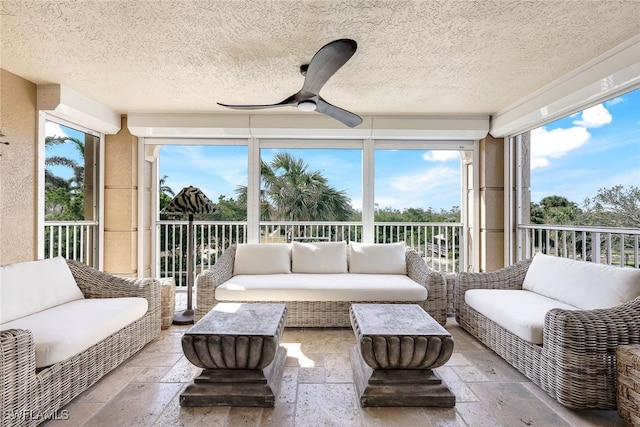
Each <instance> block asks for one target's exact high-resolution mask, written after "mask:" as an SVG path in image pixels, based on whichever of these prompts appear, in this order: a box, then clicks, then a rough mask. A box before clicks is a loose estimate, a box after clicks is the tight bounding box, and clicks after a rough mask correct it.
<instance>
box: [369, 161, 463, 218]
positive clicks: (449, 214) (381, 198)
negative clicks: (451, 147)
mask: <svg viewBox="0 0 640 427" xmlns="http://www.w3.org/2000/svg"><path fill="white" fill-rule="evenodd" d="M460 180H461V170H460V152H459V151H457V150H456V151H448V150H447V151H445V150H376V151H375V207H376V210H375V220H376V221H382V222H441V221H454V222H458V221H460V203H461V194H460V191H461V181H460Z"/></svg>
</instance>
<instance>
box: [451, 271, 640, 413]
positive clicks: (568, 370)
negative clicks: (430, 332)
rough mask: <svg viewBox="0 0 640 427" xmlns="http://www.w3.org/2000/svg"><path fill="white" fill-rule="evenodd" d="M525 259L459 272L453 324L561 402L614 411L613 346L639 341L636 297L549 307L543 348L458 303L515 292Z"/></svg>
mask: <svg viewBox="0 0 640 427" xmlns="http://www.w3.org/2000/svg"><path fill="white" fill-rule="evenodd" d="M530 263H531V261H530V260H525V261H521V262H518V263H516V264H514V265H512V266H509V267H507V268H504V269H501V270H498V271H495V272H490V273H460V274H459V276H458V278H457V280H456V284H455V312H456V320H457V321H458V323H459V324H460V326H462V327H463V328H464V329H466V330H467V331H468V332H469V333H471V334H472V335H474V336H475V337H477V338H478V339H479V340H480V341H482V342H483V343H484V344H486V345H487V346H488V347H490V348H491V349H492V350H493V351H495V352H496V353H497V354H499V355H500V356H501V357H502V358H504V359H505V360H506V361H507V362H508V363H510V364H511V365H512V366H513V367H515V368H516V369H518V370H519V371H520V372H521V373H522V374H524V375H525V376H526V377H527V378H529V379H530V380H531V381H532V382H534V383H535V384H537V385H538V386H540V387H541V388H542V389H543V390H545V391H546V392H547V393H548V394H549V395H550V396H552V397H553V398H555V399H556V400H557V401H558V402H560V403H561V404H563V405H565V406H567V407H569V408H575V409H586V408H597V409H615V408H616V357H615V350H616V347H617V346H619V345H622V344H635V343H640V297H638V298H636V299H634V300H632V301H630V302H628V303H625V304H622V305H619V306H616V307H612V308H608V309H596V310H563V309H557V308H555V309H552V310H550V311H549V312H547V314H546V316H545V322H544V329H543V345H536V344H532V343H530V342H527V341H525V340H523V339H521V338H520V337H518V336H516V335H514V334H512V333H511V332H509V331H507V330H506V329H504V328H502V327H501V326H499V325H498V324H496V323H495V322H493V321H491V320H489V319H487V318H486V317H485V316H483V315H481V314H480V313H478V312H477V311H475V310H473V309H472V308H471V307H469V306H468V305H467V304H465V302H464V294H465V292H466V291H467V290H469V289H521V288H522V283H523V281H524V277H525V275H526V272H527V269H528V267H529V265H530Z"/></svg>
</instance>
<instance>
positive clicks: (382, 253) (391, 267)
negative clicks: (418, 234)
mask: <svg viewBox="0 0 640 427" xmlns="http://www.w3.org/2000/svg"><path fill="white" fill-rule="evenodd" d="M406 250H407V247H406V245H405V244H404V242H400V243H387V244H384V243H374V244H367V243H355V242H351V243H349V272H350V273H367V274H407V259H406Z"/></svg>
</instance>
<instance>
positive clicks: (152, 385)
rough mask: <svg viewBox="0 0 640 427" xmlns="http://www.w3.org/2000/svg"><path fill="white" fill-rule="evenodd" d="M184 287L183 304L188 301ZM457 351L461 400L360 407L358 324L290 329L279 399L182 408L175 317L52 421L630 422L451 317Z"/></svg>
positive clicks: (186, 366)
mask: <svg viewBox="0 0 640 427" xmlns="http://www.w3.org/2000/svg"><path fill="white" fill-rule="evenodd" d="M183 297H184V295H180V294H178V295H177V306H178V307H180V306H184V298H183ZM446 328H447V330H449V331H450V332H451V334H452V335H453V336H454V339H455V350H454V354H453V356H452V357H451V359H450V360H449V362H448V363H447V364H446V365H445V366H443V367H441V368H438V369H437V372H438V373H439V374H440V376H441V377H442V379H443V380H444V381H445V382H446V383H447V384H448V386H449V387H450V388H451V390H452V391H453V392H454V393H455V395H456V399H457V401H456V406H455V408H361V407H360V406H359V405H358V403H357V399H356V395H355V391H354V385H353V376H352V374H351V365H350V363H349V356H348V351H349V349H350V348H351V347H352V346H353V345H354V344H355V338H354V335H353V332H352V331H351V329H337V330H336V329H328V330H323V329H304V330H301V329H286V330H285V333H284V336H283V340H282V344H283V345H284V346H285V347H286V348H287V352H288V358H287V365H286V368H285V372H284V377H283V379H282V383H281V385H280V391H279V394H278V396H277V401H276V405H275V408H239V407H212V408H182V407H180V404H179V398H180V393H181V392H182V390H183V389H184V387H186V385H187V384H189V383H190V382H191V380H192V379H193V378H194V376H196V375H197V374H198V373H199V369H197V368H195V367H194V366H193V365H191V364H190V363H189V361H187V360H186V359H185V357H184V356H183V354H182V348H181V345H180V339H181V337H182V334H183V333H184V331H185V330H186V329H188V326H172V327H170V328H169V329H167V330H165V331H162V333H161V335H160V337H159V338H158V339H156V340H155V341H153V342H152V343H150V344H149V345H147V346H146V347H145V348H144V349H143V350H141V351H140V352H139V353H138V354H136V355H134V356H133V357H132V358H131V359H129V360H128V361H126V362H125V363H124V364H122V365H121V366H120V367H119V368H117V369H116V370H114V371H113V372H111V373H110V374H108V375H107V376H105V377H104V378H103V379H101V380H100V381H99V382H98V383H96V384H95V385H94V386H93V387H91V388H90V389H89V390H87V391H86V392H84V393H83V394H82V395H80V396H78V397H77V398H76V399H75V400H74V401H73V402H71V403H70V404H69V405H67V406H66V408H65V409H66V410H67V411H66V412H65V414H67V415H68V417H67V419H66V420H54V421H50V422H49V423H47V424H46V425H47V426H56V427H58V426H91V427H93V426H99V427H108V426H136V427H137V426H167V427H175V426H194V427H195V426H198V427H200V426H278V427H281V426H337V427H342V426H349V427H350V426H491V427H494V426H508V427H516V426H543V427H555V426H624V423H623V421H622V420H621V419H620V418H619V417H618V414H617V413H616V412H615V411H572V410H568V409H566V408H564V407H562V406H561V405H559V404H558V403H556V402H555V401H554V400H553V399H551V398H549V397H548V396H547V395H546V394H545V393H544V392H542V391H541V390H540V389H539V388H538V387H537V386H535V385H534V384H532V383H531V382H530V381H528V380H527V379H526V378H525V377H524V376H522V375H521V374H520V373H519V372H517V371H516V370H515V369H513V368H512V367H511V366H509V365H508V364H507V363H505V362H504V361H503V360H502V359H501V358H500V357H499V356H497V355H496V354H495V353H493V352H492V351H491V350H489V349H488V348H486V347H485V346H483V345H482V344H480V343H478V342H477V341H476V340H475V339H474V338H472V337H471V336H470V335H469V334H467V333H466V332H465V331H464V330H462V329H461V328H460V327H459V326H458V325H457V324H456V323H455V320H454V319H451V318H450V319H449V320H448V322H447V326H446Z"/></svg>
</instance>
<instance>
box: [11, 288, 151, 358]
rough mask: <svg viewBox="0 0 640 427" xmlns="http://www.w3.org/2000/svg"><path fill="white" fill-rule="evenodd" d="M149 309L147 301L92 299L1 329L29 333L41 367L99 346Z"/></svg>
mask: <svg viewBox="0 0 640 427" xmlns="http://www.w3.org/2000/svg"><path fill="white" fill-rule="evenodd" d="M147 308H148V302H147V300H146V299H144V298H100V299H98V298H95V299H93V298H89V299H82V300H76V301H71V302H68V303H66V304H62V305H57V306H55V307H52V308H49V309H47V310H44V311H40V312H38V313H35V314H32V315H30V316H26V317H22V318H20V319H17V320H13V321H11V322H7V323H3V324H2V325H0V329H12V328H16V329H28V330H30V331H31V332H32V334H33V341H34V344H35V348H36V368H42V367H45V366H49V365H53V364H54V363H58V362H61V361H63V360H65V359H68V358H70V357H72V356H74V355H76V354H78V353H80V352H81V351H83V350H86V349H88V348H89V347H91V346H93V345H95V344H97V343H99V342H100V341H102V340H103V339H105V338H107V337H108V336H109V335H111V334H113V333H115V332H117V331H119V330H120V329H122V328H124V327H125V326H127V325H129V324H131V323H133V322H134V321H136V320H138V319H139V318H141V317H142V316H144V314H145V313H146V312H147ZM105 357H107V356H105Z"/></svg>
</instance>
